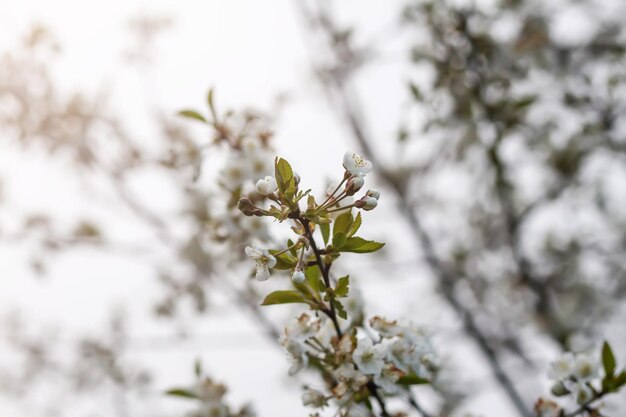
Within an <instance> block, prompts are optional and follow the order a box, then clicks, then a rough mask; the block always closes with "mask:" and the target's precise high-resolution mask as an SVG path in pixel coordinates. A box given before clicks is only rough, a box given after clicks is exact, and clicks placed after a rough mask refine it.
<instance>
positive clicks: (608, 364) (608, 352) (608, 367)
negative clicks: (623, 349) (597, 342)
mask: <svg viewBox="0 0 626 417" xmlns="http://www.w3.org/2000/svg"><path fill="white" fill-rule="evenodd" d="M602 364H603V365H604V373H605V374H606V375H607V376H612V375H613V372H615V365H616V364H615V355H613V350H612V349H611V345H609V343H608V342H606V341H605V342H604V344H603V345H602Z"/></svg>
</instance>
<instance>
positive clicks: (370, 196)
mask: <svg viewBox="0 0 626 417" xmlns="http://www.w3.org/2000/svg"><path fill="white" fill-rule="evenodd" d="M274 165H275V166H274V172H275V175H274V176H269V175H267V176H265V177H263V178H261V179H259V180H258V181H257V182H256V186H255V189H254V192H253V193H252V194H250V195H244V196H242V197H241V198H240V199H239V201H238V204H237V207H238V208H239V210H240V211H241V212H242V213H243V214H244V215H245V216H248V217H273V218H275V219H276V220H278V221H279V222H282V221H285V220H288V219H291V220H294V221H296V225H295V226H294V227H293V228H292V229H293V230H294V231H295V232H296V233H298V235H299V236H298V239H297V240H296V243H295V244H293V243H291V244H289V245H288V247H287V248H286V249H284V250H281V251H267V250H265V249H262V248H258V247H255V246H248V247H247V248H246V254H247V255H248V256H249V257H250V258H251V259H252V260H253V261H254V262H255V264H256V278H257V279H258V280H259V281H264V280H266V279H268V278H269V276H270V271H269V270H270V268H273V267H274V266H275V265H276V264H277V258H278V260H282V261H283V262H279V263H288V264H290V265H291V268H290V269H291V270H292V274H291V276H292V280H293V281H294V283H297V284H302V283H303V282H304V281H305V279H306V275H305V272H304V270H305V268H306V266H307V264H308V263H309V262H310V260H309V259H308V258H309V255H310V253H309V252H308V251H309V249H310V248H309V243H308V238H307V236H306V235H307V233H308V232H310V231H311V230H306V228H309V226H307V227H306V228H305V227H304V226H303V224H302V222H303V221H304V222H306V223H307V224H309V225H310V224H318V225H327V224H330V223H332V222H333V220H334V219H335V218H336V217H337V215H338V214H340V213H339V212H341V213H349V212H350V209H351V208H353V207H354V208H358V209H363V210H365V211H368V210H372V209H373V208H375V207H376V206H377V205H378V199H379V198H380V192H379V191H377V190H368V191H367V192H366V193H365V195H364V196H363V197H362V198H360V199H359V200H357V201H356V202H355V201H354V195H355V194H356V193H357V192H358V191H360V190H361V189H362V187H363V185H364V184H365V175H366V174H367V173H369V172H370V171H371V170H372V163H371V162H370V161H368V160H366V159H365V158H363V157H361V156H359V155H357V154H355V153H352V152H346V154H345V155H344V158H343V167H344V169H345V172H344V175H343V180H342V181H341V182H340V183H339V184H338V185H336V186H332V187H331V188H330V189H329V191H328V192H327V194H326V196H325V198H324V200H323V202H321V203H318V202H317V201H316V199H315V197H314V196H313V195H311V194H310V193H311V190H306V191H302V190H300V188H299V186H300V177H299V176H298V174H296V173H294V172H293V170H292V169H291V166H290V165H289V163H288V162H287V161H285V160H284V159H280V158H276V160H275V164H274ZM256 196H262V199H261V200H259V199H258V198H255V197H256ZM305 197H307V207H306V209H303V208H302V207H300V201H301V200H302V199H304V198H305ZM254 201H257V202H261V203H263V202H265V201H269V202H270V204H269V207H259V206H258V205H257V204H258V203H257V204H255V202H254ZM359 221H360V219H359ZM346 232H347V231H346ZM347 238H350V236H347ZM356 239H360V238H356ZM351 242H355V240H354V239H353V240H352V241H351ZM359 242H361V241H358V242H357V243H359ZM334 243H335V244H336V246H341V245H339V243H342V242H341V241H340V239H338V240H337V241H336V242H334ZM345 243H349V242H348V240H347V239H346V242H345ZM335 249H340V248H335Z"/></svg>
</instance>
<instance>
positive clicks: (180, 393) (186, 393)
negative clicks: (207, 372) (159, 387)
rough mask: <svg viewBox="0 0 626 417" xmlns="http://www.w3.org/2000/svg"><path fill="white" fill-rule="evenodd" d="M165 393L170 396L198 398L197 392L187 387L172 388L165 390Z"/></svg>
mask: <svg viewBox="0 0 626 417" xmlns="http://www.w3.org/2000/svg"><path fill="white" fill-rule="evenodd" d="M165 394H166V395H169V396H171V397H182V398H193V399H194V400H197V399H200V397H199V396H198V394H196V393H195V392H193V391H191V390H190V389H187V388H172V389H170V390H168V391H166V392H165Z"/></svg>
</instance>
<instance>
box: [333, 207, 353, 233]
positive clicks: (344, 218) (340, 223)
mask: <svg viewBox="0 0 626 417" xmlns="http://www.w3.org/2000/svg"><path fill="white" fill-rule="evenodd" d="M352 222H353V218H352V213H350V212H349V211H348V212H347V213H343V214H342V215H340V216H339V217H337V219H336V220H335V225H334V227H333V235H336V234H337V233H343V234H345V235H347V234H348V229H350V226H352Z"/></svg>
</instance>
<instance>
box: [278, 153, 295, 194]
mask: <svg viewBox="0 0 626 417" xmlns="http://www.w3.org/2000/svg"><path fill="white" fill-rule="evenodd" d="M274 175H275V177H276V183H277V184H278V189H279V190H280V191H281V192H282V193H286V192H287V190H288V189H291V188H293V190H294V193H295V186H296V183H295V181H294V179H293V170H292V169H291V165H289V162H287V161H285V160H284V159H283V158H276V161H275V163H274Z"/></svg>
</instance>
